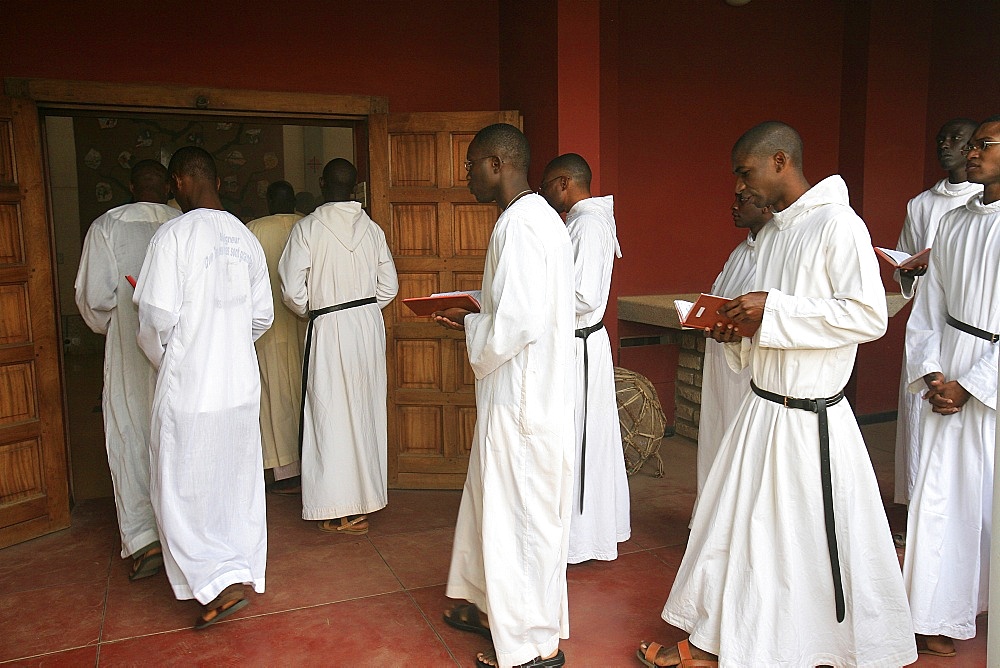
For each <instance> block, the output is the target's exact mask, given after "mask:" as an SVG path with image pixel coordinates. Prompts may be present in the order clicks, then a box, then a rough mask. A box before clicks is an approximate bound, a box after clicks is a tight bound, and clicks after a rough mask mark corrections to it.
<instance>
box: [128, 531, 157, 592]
mask: <svg viewBox="0 0 1000 668" xmlns="http://www.w3.org/2000/svg"><path fill="white" fill-rule="evenodd" d="M140 552H142V554H140V555H139V556H138V557H136V558H135V559H133V560H132V570H131V571H130V572H129V574H128V579H129V581H130V582H135V581H136V580H142V579H143V578H148V577H150V576H152V575H156V574H157V573H159V572H160V568H162V567H163V548H162V547H160V542H159V541H156V542H155V543H150V544H149V545H147V546H146V547H145V548H143V549H142V550H140Z"/></svg>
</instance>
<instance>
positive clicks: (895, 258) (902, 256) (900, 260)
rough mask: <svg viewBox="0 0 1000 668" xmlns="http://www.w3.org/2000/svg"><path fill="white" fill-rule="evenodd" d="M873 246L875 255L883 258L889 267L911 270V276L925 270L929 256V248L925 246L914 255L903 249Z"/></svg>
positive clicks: (918, 274)
mask: <svg viewBox="0 0 1000 668" xmlns="http://www.w3.org/2000/svg"><path fill="white" fill-rule="evenodd" d="M873 248H874V249H875V255H877V256H878V257H879V258H881V259H882V260H884V261H885V262H886V263H888V264H889V265H890V266H891V267H893V268H894V269H898V270H900V271H908V272H913V273H912V274H911V275H913V276H920V275H921V274H923V273H924V272H926V271H927V263H928V261H929V260H930V258H931V249H930V248H925V249H924V250H922V251H920V252H919V253H915V254H914V255H910V254H909V253H906V252H904V251H897V250H891V249H889V248H882V247H880V246H873ZM917 272H919V273H917Z"/></svg>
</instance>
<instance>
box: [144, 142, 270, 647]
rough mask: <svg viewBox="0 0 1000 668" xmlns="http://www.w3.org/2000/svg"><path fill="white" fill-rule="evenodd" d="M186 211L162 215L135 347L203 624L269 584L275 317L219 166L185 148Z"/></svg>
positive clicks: (179, 582)
mask: <svg viewBox="0 0 1000 668" xmlns="http://www.w3.org/2000/svg"><path fill="white" fill-rule="evenodd" d="M168 171H169V173H170V177H171V180H172V183H173V190H174V194H175V196H176V197H177V201H178V202H179V203H180V204H181V207H182V209H183V210H184V211H185V214H184V215H182V216H179V217H177V218H174V219H173V220H171V221H169V222H167V223H165V224H163V225H162V226H161V227H160V229H158V230H157V231H156V234H155V235H154V236H153V239H152V241H151V242H150V244H149V250H148V252H147V253H146V260H145V262H144V263H143V265H142V270H141V271H140V272H139V282H138V285H137V286H136V291H135V298H134V299H135V303H136V304H137V305H138V306H139V337H138V338H139V346H140V347H141V348H142V350H143V352H145V353H146V356H147V357H149V359H150V361H151V362H152V363H153V364H154V366H156V367H157V368H158V369H159V374H158V375H157V378H156V391H155V394H154V395H153V421H152V425H151V433H152V439H151V443H150V470H151V474H152V479H151V482H150V498H151V500H152V503H153V510H154V511H155V512H156V521H157V524H158V526H159V529H160V537H161V540H162V542H163V548H164V550H163V553H164V558H165V564H166V570H167V576H168V577H169V579H170V584H171V586H172V587H173V590H174V595H175V596H176V597H177V598H178V599H182V600H183V599H190V598H196V599H197V600H198V601H199V602H200V603H202V604H203V605H204V606H205V610H204V612H203V614H202V615H201V616H200V617H199V618H198V621H197V623H196V625H195V628H204V627H206V626H208V625H210V624H214V623H215V622H217V621H219V620H220V619H223V618H225V617H227V616H228V615H230V614H232V613H233V612H235V611H237V610H239V609H240V608H242V607H243V606H245V605H247V603H248V601H247V599H246V597H245V595H244V593H243V584H251V585H253V588H254V590H255V591H257V592H258V593H263V591H264V568H265V565H266V558H267V526H266V520H265V509H264V470H263V462H262V458H261V448H260V423H259V422H258V413H259V410H260V375H259V371H258V368H257V355H256V354H255V352H254V347H253V342H254V340H256V339H257V338H259V337H260V335H261V334H263V333H264V331H265V330H266V329H267V328H268V327H269V326H270V325H271V320H272V319H273V317H274V311H273V307H272V305H271V287H270V284H269V283H268V278H267V262H266V260H265V258H264V251H263V249H262V248H261V247H260V243H259V242H258V241H257V238H256V237H254V236H253V235H252V234H251V233H250V232H249V230H247V229H246V227H245V226H244V225H243V223H242V222H240V220H239V219H238V218H236V217H235V216H232V215H231V214H229V213H226V212H225V211H224V210H223V209H222V204H221V202H220V201H219V195H218V184H219V179H218V177H217V176H216V171H215V163H214V162H213V160H212V157H211V156H210V155H209V154H208V153H207V152H206V151H204V150H203V149H201V148H198V147H195V146H185V147H183V148H180V149H177V151H176V152H175V153H174V155H173V157H171V159H170V167H169V168H168Z"/></svg>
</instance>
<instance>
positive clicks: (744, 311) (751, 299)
mask: <svg viewBox="0 0 1000 668" xmlns="http://www.w3.org/2000/svg"><path fill="white" fill-rule="evenodd" d="M766 301H767V293H766V292H748V293H747V294H745V295H742V296H740V297H737V298H736V299H733V300H732V301H729V302H726V303H725V304H724V305H723V306H722V307H721V308H720V309H719V310H718V314H719V315H721V316H725V317H726V318H727V319H728V320H731V321H732V322H733V323H735V326H734V325H733V324H723V323H721V322H717V323H715V325H714V326H713V327H712V328H710V329H705V336H706V337H709V338H713V339H715V340H716V341H718V342H719V343H735V342H736V341H739V340H740V338H741V335H740V333H739V329H738V327H739V326H740V325H748V326H749V325H760V323H761V322H762V321H763V320H764V303H765V302H766Z"/></svg>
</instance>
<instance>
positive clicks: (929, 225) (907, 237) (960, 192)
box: [894, 179, 983, 504]
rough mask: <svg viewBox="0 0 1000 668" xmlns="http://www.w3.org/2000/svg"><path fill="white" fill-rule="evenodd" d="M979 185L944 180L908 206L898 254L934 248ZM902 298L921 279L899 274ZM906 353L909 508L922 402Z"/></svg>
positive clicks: (902, 418) (903, 419) (902, 434)
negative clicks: (946, 220) (944, 222)
mask: <svg viewBox="0 0 1000 668" xmlns="http://www.w3.org/2000/svg"><path fill="white" fill-rule="evenodd" d="M982 191H983V186H982V185H981V184H979V183H969V182H968V181H963V182H962V183H949V181H948V179H942V180H941V181H938V182H937V183H936V184H934V186H933V187H931V188H930V189H929V190H925V191H924V192H922V193H920V194H919V195H917V196H916V197H914V198H913V199H911V200H910V201H909V202H908V203H907V205H906V221H905V222H904V223H903V231H902V232H900V234H899V243H897V244H896V250H900V251H903V252H905V253H909V254H910V255H914V254H916V253H919V252H920V251H922V250H924V249H925V248H930V247H931V246H933V245H934V235H935V234H936V233H937V229H938V222H939V221H940V220H941V216H943V215H944V214H946V213H948V212H949V211H951V210H952V209H954V208H955V207H959V206H962V205H964V204H965V203H966V202H968V201H969V198H971V197H972V196H973V195H976V194H978V193H981V192H982ZM896 280H897V281H898V282H899V286H900V289H901V290H902V292H903V296H904V297H906V298H907V299H912V298H913V294H914V292H915V291H916V287H917V283H918V282H919V277H912V278H906V277H904V276H901V275H900V274H899V272H898V271H897V272H896ZM907 385H908V383H907V382H906V349H905V347H904V349H903V367H902V372H901V373H900V379H899V412H898V414H897V416H896V476H895V483H896V484H895V489H896V491H895V499H894V500H895V501H896V503H902V504H907V503H909V502H910V495H911V494H912V492H913V483H914V481H915V480H916V477H917V467H918V465H919V462H920V409H921V405H922V404H923V401H921V398H920V395H919V394H914V393H912V392H909V391H908V390H907Z"/></svg>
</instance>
